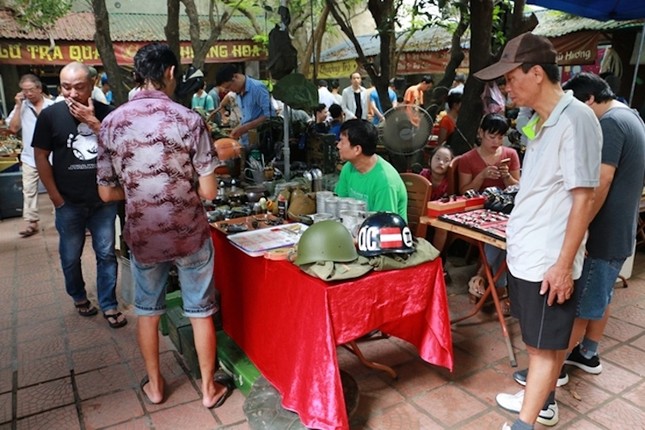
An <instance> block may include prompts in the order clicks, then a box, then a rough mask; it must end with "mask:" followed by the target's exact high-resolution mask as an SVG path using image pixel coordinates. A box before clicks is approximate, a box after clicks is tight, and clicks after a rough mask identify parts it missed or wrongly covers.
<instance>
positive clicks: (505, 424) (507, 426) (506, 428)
mask: <svg viewBox="0 0 645 430" xmlns="http://www.w3.org/2000/svg"><path fill="white" fill-rule="evenodd" d="M502 430H511V426H509V425H508V423H504V425H503V426H502Z"/></svg>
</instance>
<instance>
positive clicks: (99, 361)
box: [71, 344, 121, 374]
mask: <svg viewBox="0 0 645 430" xmlns="http://www.w3.org/2000/svg"><path fill="white" fill-rule="evenodd" d="M71 354H72V361H73V363H74V371H75V372H76V373H77V374H80V373H84V372H87V371H90V370H94V369H99V368H102V367H107V366H111V365H114V364H117V363H120V362H121V358H120V357H119V354H118V351H117V350H116V347H115V346H114V345H112V344H108V345H99V346H97V347H96V348H92V349H85V350H82V351H73V352H72V353H71Z"/></svg>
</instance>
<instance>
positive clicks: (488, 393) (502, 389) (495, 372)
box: [459, 364, 522, 405]
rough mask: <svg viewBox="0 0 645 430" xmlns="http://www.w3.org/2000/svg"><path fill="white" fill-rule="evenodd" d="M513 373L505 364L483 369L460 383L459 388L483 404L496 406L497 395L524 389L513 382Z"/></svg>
mask: <svg viewBox="0 0 645 430" xmlns="http://www.w3.org/2000/svg"><path fill="white" fill-rule="evenodd" d="M513 371H514V369H512V368H511V367H510V366H508V365H505V364H504V365H499V366H496V367H491V368H487V369H483V370H482V371H480V372H476V373H474V374H473V375H471V376H469V377H467V378H465V379H463V380H462V381H460V382H459V386H460V387H461V388H463V389H464V390H466V391H467V392H468V393H470V394H471V395H472V396H473V397H476V398H478V399H479V400H481V401H482V402H485V403H487V404H489V405H495V397H496V396H497V394H499V393H516V392H518V391H520V390H521V389H522V387H521V386H520V385H518V384H517V383H516V382H515V381H514V380H513V377H512V373H513Z"/></svg>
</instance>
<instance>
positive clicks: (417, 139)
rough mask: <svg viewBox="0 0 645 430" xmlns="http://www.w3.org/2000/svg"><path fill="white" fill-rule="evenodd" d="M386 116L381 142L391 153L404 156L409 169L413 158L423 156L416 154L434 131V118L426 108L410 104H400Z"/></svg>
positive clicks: (421, 149) (405, 167) (382, 127)
mask: <svg viewBox="0 0 645 430" xmlns="http://www.w3.org/2000/svg"><path fill="white" fill-rule="evenodd" d="M384 116H385V121H383V122H382V123H381V124H382V126H381V142H382V143H383V145H384V146H385V149H386V150H387V151H388V152H389V153H390V154H391V155H394V156H402V157H404V160H405V166H404V167H403V168H404V170H405V171H409V170H410V165H411V164H412V162H413V160H415V159H417V158H422V157H415V156H414V155H415V154H417V153H420V152H421V151H423V148H424V147H425V146H426V144H427V142H428V137H430V133H431V132H432V119H431V118H430V115H429V114H428V112H427V111H426V110H425V109H423V108H421V107H419V106H416V105H410V104H400V105H398V106H397V107H394V108H392V109H390V110H388V111H387V112H385V115H384ZM395 158H396V157H395Z"/></svg>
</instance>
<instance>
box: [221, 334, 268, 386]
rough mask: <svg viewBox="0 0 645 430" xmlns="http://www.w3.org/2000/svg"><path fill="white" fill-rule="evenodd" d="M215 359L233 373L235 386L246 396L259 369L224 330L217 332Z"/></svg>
mask: <svg viewBox="0 0 645 430" xmlns="http://www.w3.org/2000/svg"><path fill="white" fill-rule="evenodd" d="M217 360H218V361H219V364H220V366H221V367H222V368H223V369H224V370H225V371H226V372H228V373H229V374H231V375H233V379H234V380H235V386H236V387H237V388H238V389H239V390H240V391H241V392H242V393H243V394H244V395H245V396H247V395H248V394H249V391H251V387H253V384H254V383H255V381H256V380H257V379H258V378H259V377H260V371H259V370H258V369H257V367H255V365H254V364H253V363H252V362H251V360H249V358H248V357H247V356H246V354H244V351H242V349H241V348H240V347H239V346H238V345H237V344H236V343H235V342H234V341H233V339H231V338H230V337H229V335H227V334H226V333H225V332H224V331H218V332H217Z"/></svg>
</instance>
